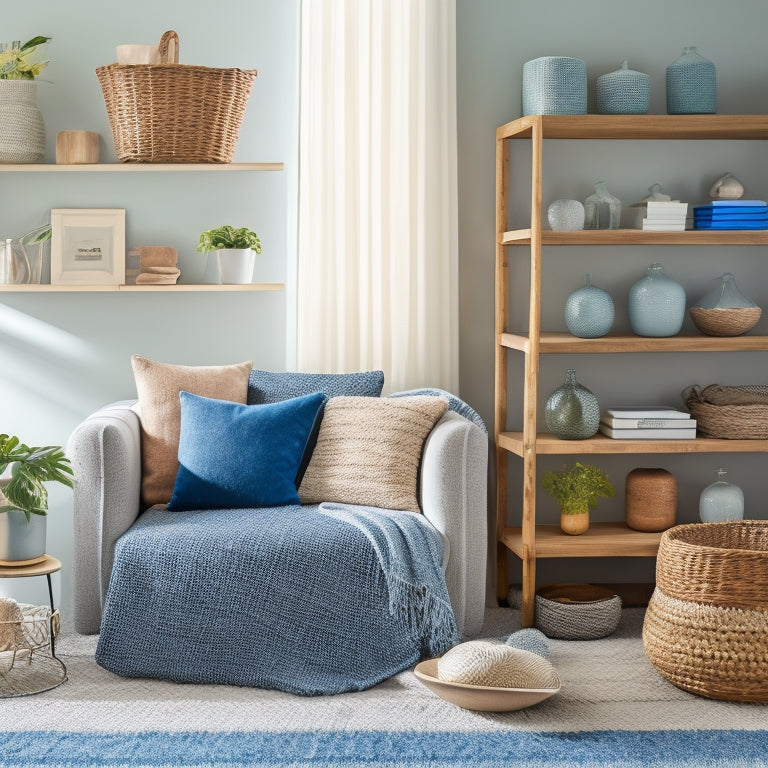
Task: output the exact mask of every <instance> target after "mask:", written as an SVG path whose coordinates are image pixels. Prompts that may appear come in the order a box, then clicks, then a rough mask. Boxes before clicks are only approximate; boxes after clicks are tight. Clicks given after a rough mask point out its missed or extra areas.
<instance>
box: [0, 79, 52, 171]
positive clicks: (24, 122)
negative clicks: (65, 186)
mask: <svg viewBox="0 0 768 768" xmlns="http://www.w3.org/2000/svg"><path fill="white" fill-rule="evenodd" d="M36 105H37V83H36V82H34V81H33V80H0V162H2V163H35V162H38V161H39V160H42V159H43V156H44V155H45V123H44V122H43V116H42V114H41V113H40V110H39V109H38V108H37V106H36Z"/></svg>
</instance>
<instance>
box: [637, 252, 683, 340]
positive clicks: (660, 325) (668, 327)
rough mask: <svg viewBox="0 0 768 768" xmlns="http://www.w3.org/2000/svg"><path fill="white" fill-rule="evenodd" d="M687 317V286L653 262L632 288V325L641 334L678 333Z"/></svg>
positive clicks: (671, 334) (660, 334)
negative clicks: (668, 275)
mask: <svg viewBox="0 0 768 768" xmlns="http://www.w3.org/2000/svg"><path fill="white" fill-rule="evenodd" d="M684 317H685V289H684V288H683V286H682V285H680V283H678V282H676V281H675V280H673V279H672V278H671V277H667V275H665V274H664V269H663V267H662V266H661V264H651V266H650V267H648V269H647V270H646V273H645V277H643V278H641V279H640V280H638V281H637V282H636V283H635V284H634V285H633V286H632V287H631V288H630V289H629V324H630V325H631V326H632V330H633V331H634V333H636V334H637V335H638V336H659V337H660V336H675V335H677V334H678V333H680V329H681V328H682V326H683V318H684Z"/></svg>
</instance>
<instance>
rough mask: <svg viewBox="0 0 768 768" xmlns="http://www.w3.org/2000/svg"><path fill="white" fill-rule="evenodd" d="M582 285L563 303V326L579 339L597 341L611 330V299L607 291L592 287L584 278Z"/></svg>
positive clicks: (587, 279) (612, 312)
mask: <svg viewBox="0 0 768 768" xmlns="http://www.w3.org/2000/svg"><path fill="white" fill-rule="evenodd" d="M584 283H585V284H584V285H583V286H582V287H581V288H577V289H576V290H575V291H574V292H573V293H572V294H571V295H570V296H569V297H568V299H567V300H566V302H565V324H566V325H567V326H568V330H569V331H570V332H571V333H572V334H573V335H574V336H578V337H579V338H581V339H597V338H599V337H600V336H605V334H606V333H608V331H610V330H611V326H612V325H613V318H614V308H613V299H611V297H610V295H609V294H608V292H607V291H604V290H603V289H602V288H598V287H597V286H596V285H592V283H591V281H590V276H589V275H585V276H584Z"/></svg>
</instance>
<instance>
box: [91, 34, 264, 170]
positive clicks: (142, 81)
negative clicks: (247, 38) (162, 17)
mask: <svg viewBox="0 0 768 768" xmlns="http://www.w3.org/2000/svg"><path fill="white" fill-rule="evenodd" d="M158 48H159V52H160V62H161V63H160V64H117V63H115V64H108V65H106V66H103V67H98V68H97V69H96V75H97V77H98V78H99V82H100V83H101V90H102V93H103V94H104V103H105V105H106V108H107V116H108V118H109V124H110V126H111V128H112V136H113V138H114V142H115V150H116V151H117V158H118V160H120V162H123V163H130V162H133V163H231V162H232V158H233V156H234V153H235V146H236V144H237V140H238V138H239V135H240V127H241V125H242V122H243V117H244V116H245V110H246V107H247V105H248V99H249V97H250V94H251V88H252V86H253V81H254V79H255V77H256V70H255V69H238V68H236V67H232V68H228V69H217V68H213V67H202V66H193V65H187V64H179V63H178V61H179V38H178V35H177V34H176V32H174V31H173V30H169V31H168V32H166V33H165V34H164V35H163V36H162V38H161V39H160V44H159V46H158Z"/></svg>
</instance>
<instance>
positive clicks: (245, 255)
mask: <svg viewBox="0 0 768 768" xmlns="http://www.w3.org/2000/svg"><path fill="white" fill-rule="evenodd" d="M215 253H216V254H217V255H218V259H219V272H220V274H221V282H222V283H224V284H225V285H226V284H234V285H243V284H245V283H252V282H253V265H254V263H255V260H256V251H254V250H252V249H251V248H224V249H222V250H218V251H215Z"/></svg>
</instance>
